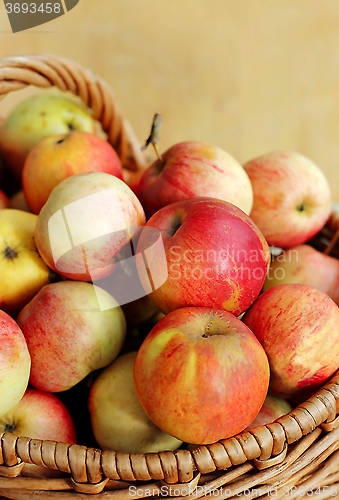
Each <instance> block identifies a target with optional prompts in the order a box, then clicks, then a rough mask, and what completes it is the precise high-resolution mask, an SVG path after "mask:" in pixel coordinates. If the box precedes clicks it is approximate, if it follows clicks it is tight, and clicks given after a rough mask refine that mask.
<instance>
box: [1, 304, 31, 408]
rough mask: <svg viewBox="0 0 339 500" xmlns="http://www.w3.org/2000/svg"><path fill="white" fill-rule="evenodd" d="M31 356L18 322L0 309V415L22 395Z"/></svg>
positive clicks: (25, 386) (15, 403) (25, 385)
mask: <svg viewBox="0 0 339 500" xmlns="http://www.w3.org/2000/svg"><path fill="white" fill-rule="evenodd" d="M30 367H31V358H30V355H29V352H28V349H27V344H26V341H25V337H24V335H23V333H22V331H21V330H20V328H19V326H18V324H17V323H16V322H15V321H14V319H13V318H11V317H10V316H9V315H8V314H7V313H5V312H4V311H1V310H0V381H1V383H0V416H2V415H5V414H6V413H7V412H8V411H10V410H11V409H12V408H14V406H15V405H17V404H18V403H19V401H20V399H21V398H22V396H23V395H24V393H25V391H26V388H27V384H28V378H29V372H30Z"/></svg>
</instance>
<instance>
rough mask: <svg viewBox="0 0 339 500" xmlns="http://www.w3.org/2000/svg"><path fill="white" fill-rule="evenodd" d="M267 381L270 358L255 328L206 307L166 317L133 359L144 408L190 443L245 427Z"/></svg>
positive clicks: (161, 425)
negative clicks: (256, 334) (255, 332)
mask: <svg viewBox="0 0 339 500" xmlns="http://www.w3.org/2000/svg"><path fill="white" fill-rule="evenodd" d="M268 384H269V364H268V360H267V356H266V354H265V351H264V349H263V348H262V346H261V345H260V343H259V342H258V341H257V339H256V338H255V336H254V335H253V333H252V332H251V331H250V330H249V328H247V327H246V325H245V324H244V323H242V322H241V321H240V320H239V319H238V318H236V317H235V316H233V315H232V314H230V313H228V312H226V311H220V310H216V309H211V308H207V307H187V308H183V309H177V310H176V311H173V312H171V313H169V314H168V315H166V316H165V317H164V318H163V319H161V320H160V321H159V322H158V323H157V325H156V326H155V327H154V328H153V329H152V331H151V332H150V333H149V334H148V336H147V337H146V339H145V340H144V342H143V344H142V345H141V347H140V349H139V351H138V354H137V357H136V361H135V365H134V385H135V390H136V393H137V397H138V399H139V401H140V404H141V406H142V407H143V409H144V411H145V412H146V414H147V415H148V416H149V418H150V419H151V420H152V421H153V422H154V424H155V425H156V426H158V427H159V428H160V429H162V430H163V431H164V432H166V433H168V434H170V435H172V436H174V437H176V438H177V439H181V440H182V441H185V442H187V443H197V442H198V443H200V444H206V443H213V442H215V441H218V440H220V439H223V438H227V437H230V436H234V435H236V434H237V433H240V432H242V431H243V430H244V428H245V427H247V425H249V424H250V422H252V420H253V419H254V418H255V416H256V415H257V414H258V412H259V410H260V408H261V407H262V405H263V403H264V400H265V397H266V395H267V390H268ZM202 423H203V424H202Z"/></svg>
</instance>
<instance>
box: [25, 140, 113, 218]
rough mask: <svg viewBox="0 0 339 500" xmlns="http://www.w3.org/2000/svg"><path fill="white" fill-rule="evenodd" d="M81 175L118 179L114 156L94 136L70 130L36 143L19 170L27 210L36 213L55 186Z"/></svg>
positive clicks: (105, 144)
mask: <svg viewBox="0 0 339 500" xmlns="http://www.w3.org/2000/svg"><path fill="white" fill-rule="evenodd" d="M82 172H106V173H107V174H111V175H115V176H116V177H118V178H119V179H122V166H121V162H120V159H119V157H118V155H117V153H116V152H115V150H114V149H113V147H112V146H111V145H110V144H109V143H108V142H107V141H105V140H104V139H101V138H100V137H98V136H97V135H95V134H90V133H87V132H82V131H74V132H69V133H68V134H63V135H52V136H49V137H46V138H45V139H42V140H41V141H40V142H38V144H36V145H35V146H34V148H33V149H31V151H30V152H29V154H28V155H27V157H26V160H25V163H24V168H23V171H22V186H23V190H24V193H25V198H26V200H27V203H28V205H29V207H30V209H31V211H32V212H33V213H35V214H38V213H39V212H40V210H41V209H42V207H43V206H44V204H45V203H46V201H47V199H48V197H49V195H50V194H51V192H52V190H53V189H54V188H55V186H57V185H58V184H59V183H60V182H61V181H63V180H64V179H66V178H67V177H70V176H71V175H75V174H80V173H82Z"/></svg>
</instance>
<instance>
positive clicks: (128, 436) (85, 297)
mask: <svg viewBox="0 0 339 500" xmlns="http://www.w3.org/2000/svg"><path fill="white" fill-rule="evenodd" d="M156 151H157V148H156ZM0 153H1V157H2V161H3V167H2V169H3V173H2V180H3V186H4V191H7V192H6V193H5V192H1V193H0V208H1V210H0V252H1V282H0V430H1V431H6V432H14V433H16V434H19V435H25V436H28V437H33V438H40V439H52V440H57V441H65V442H68V443H70V444H72V443H75V442H76V441H77V437H76V426H75V424H74V421H73V418H72V415H71V413H70V411H69V408H68V406H67V404H66V403H65V401H67V397H66V398H63V395H64V394H73V392H72V391H74V390H75V388H77V387H79V386H80V385H81V384H83V383H86V387H87V388H88V392H87V393H86V402H85V404H86V409H87V411H88V415H89V416H90V424H91V430H92V432H93V435H94V437H95V443H96V444H97V445H98V446H99V447H100V448H102V449H113V450H115V451H123V452H143V453H145V452H151V451H163V450H175V449H177V448H178V447H180V446H187V445H189V446H192V445H195V444H205V443H213V442H215V441H218V440H220V439H223V438H227V437H230V436H233V435H235V434H238V433H240V432H242V431H243V430H244V429H246V430H250V429H252V428H253V427H255V426H257V425H263V424H266V423H269V422H271V421H273V420H275V419H276V418H278V417H280V416H282V415H284V414H285V413H287V412H288V411H290V410H291V408H292V406H291V404H295V403H296V402H298V401H303V400H306V399H307V398H308V397H309V396H310V395H311V394H313V393H315V392H316V391H317V390H318V389H319V388H320V387H321V386H323V385H324V384H325V383H326V381H328V380H329V378H330V377H331V376H332V375H333V374H334V373H335V372H336V371H337V370H338V368H339V308H338V303H339V263H338V261H337V260H336V259H334V258H333V257H330V256H326V255H323V254H321V253H320V252H318V251H317V250H315V249H314V248H313V247H311V246H310V245H307V242H309V241H310V240H311V238H312V237H313V236H314V235H316V234H317V233H318V232H319V231H320V229H321V228H322V227H323V226H324V224H325V223H326V221H327V219H328V217H329V214H330V211H331V207H332V205H331V193H330V188H329V185H328V182H327V180H326V178H325V176H324V174H323V173H322V171H321V170H320V169H319V168H318V167H317V166H316V165H315V164H314V163H313V162H312V161H311V160H309V159H308V158H306V157H305V156H303V155H301V154H299V153H295V152H290V151H278V152H273V153H269V154H266V155H263V156H261V157H258V158H255V159H253V160H251V161H249V162H248V163H246V164H245V165H244V166H242V165H240V164H239V163H238V162H237V161H236V160H235V159H234V158H233V157H232V156H231V155H229V154H228V153H226V152H225V151H223V150H222V149H220V148H218V147H216V146H212V145H209V144H205V143H202V142H198V141H186V142H182V143H180V144H176V145H174V146H172V147H171V148H169V149H168V150H167V151H166V152H164V153H163V154H162V155H160V154H159V153H158V158H157V159H156V161H155V162H154V163H153V164H152V165H150V166H149V167H148V168H147V169H145V170H144V171H142V172H138V173H137V174H136V175H135V176H132V177H131V176H129V177H127V175H126V173H125V171H124V169H123V168H122V166H121V163H120V159H119V157H118V155H117V153H116V152H115V151H114V149H113V147H112V146H111V145H110V144H109V143H108V142H107V141H106V139H105V138H104V137H101V136H100V135H98V134H97V125H96V124H95V122H94V121H93V119H92V117H91V115H90V113H89V111H88V110H87V109H84V108H83V107H82V106H81V105H79V104H78V103H76V102H75V101H73V100H70V99H69V98H66V97H64V96H63V95H59V94H47V93H42V94H39V95H37V96H36V97H34V98H31V99H29V100H26V101H24V102H22V103H21V104H20V105H19V106H18V107H17V108H16V109H15V110H14V111H13V112H12V113H11V114H10V115H9V116H8V117H7V118H6V120H4V121H3V122H2V124H1V126H0ZM8 179H10V180H11V181H10V182H9V181H8ZM0 183H1V181H0ZM277 249H279V250H278V251H277ZM271 255H278V256H277V257H275V258H274V259H272V258H271ZM271 260H272V262H271ZM133 335H134V337H133ZM135 336H137V339H136V337H135ZM135 340H136V341H135ZM87 397H88V401H87ZM76 404H78V403H76ZM79 404H82V403H79ZM87 405H88V406H87ZM79 444H86V443H83V442H81V443H79ZM24 473H26V474H43V473H44V472H43V471H41V469H39V470H38V469H32V467H31V469H28V468H27V467H26V468H25V469H24ZM49 473H50V474H51V473H52V472H51V471H50V472H49Z"/></svg>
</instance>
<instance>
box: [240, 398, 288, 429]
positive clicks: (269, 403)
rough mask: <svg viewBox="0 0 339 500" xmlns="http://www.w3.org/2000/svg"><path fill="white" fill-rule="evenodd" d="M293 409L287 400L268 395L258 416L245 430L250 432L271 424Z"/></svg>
mask: <svg viewBox="0 0 339 500" xmlns="http://www.w3.org/2000/svg"><path fill="white" fill-rule="evenodd" d="M292 409H293V408H292V406H291V405H290V404H289V403H288V402H287V401H286V400H285V399H283V398H279V397H278V396H273V395H272V394H267V396H266V399H265V401H264V404H263V405H262V407H261V408H260V411H259V413H258V415H257V416H256V417H255V419H254V420H253V422H251V423H250V425H248V426H247V427H246V429H245V430H246V431H249V430H250V429H254V428H255V427H258V426H259V425H266V424H270V423H272V422H274V420H276V419H277V418H280V417H282V416H283V415H286V414H287V413H289V412H290V411H292Z"/></svg>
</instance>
